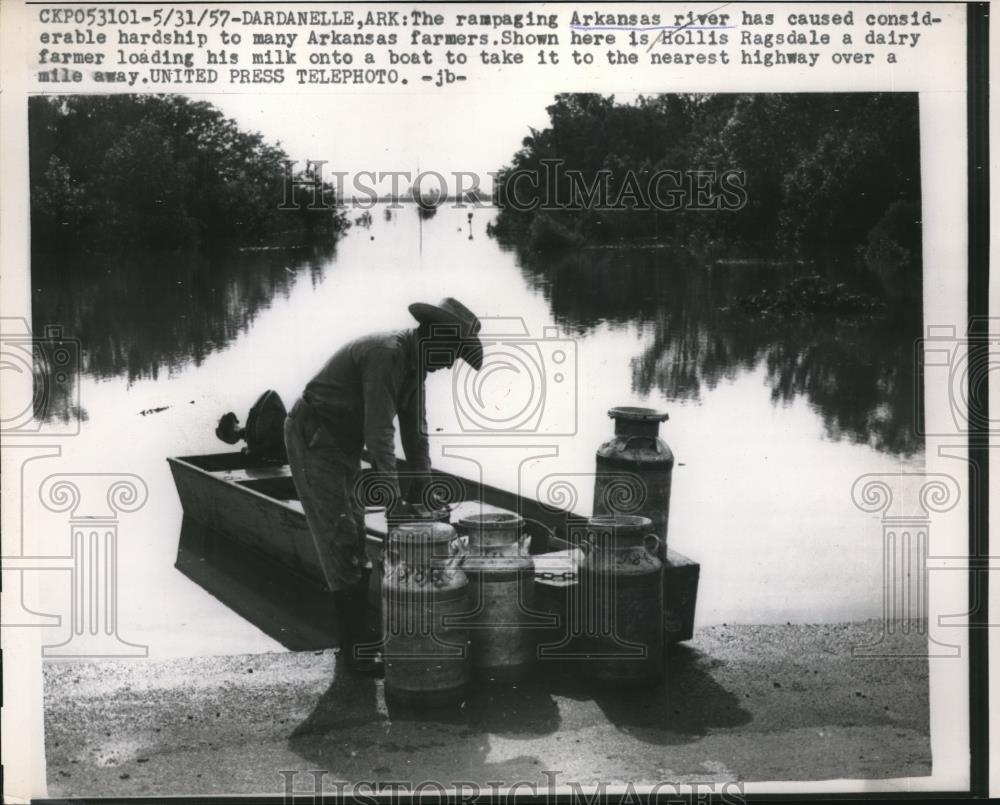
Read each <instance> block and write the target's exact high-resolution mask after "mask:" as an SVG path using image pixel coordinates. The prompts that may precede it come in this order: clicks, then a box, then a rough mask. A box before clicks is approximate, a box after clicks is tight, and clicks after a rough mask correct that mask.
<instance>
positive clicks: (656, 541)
mask: <svg viewBox="0 0 1000 805" xmlns="http://www.w3.org/2000/svg"><path fill="white" fill-rule="evenodd" d="M650 540H653V545H652V547H650V544H649V541H650ZM642 541H643V542H645V543H646V550H647V551H649V552H650V553H651V554H653V555H654V556H656V555H657V554H658V553H659V551H660V545H662V544H663V542H662V541H661V540H660V538H659V537H658V536H656V534H646V536H644V537H643V538H642Z"/></svg>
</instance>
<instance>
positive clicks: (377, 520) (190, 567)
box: [167, 452, 699, 650]
mask: <svg viewBox="0 0 1000 805" xmlns="http://www.w3.org/2000/svg"><path fill="white" fill-rule="evenodd" d="M167 462H168V463H169V465H170V470H171V473H172V474H173V478H174V484H175V485H176V487H177V493H178V495H179V496H180V501H181V506H182V508H183V511H184V517H183V521H182V525H181V534H180V543H179V546H178V551H177V562H176V567H177V569H178V570H180V571H181V572H182V573H184V574H185V575H186V576H187V577H188V578H190V579H192V580H193V581H194V582H196V583H197V584H199V585H200V586H201V587H203V588H204V589H206V590H207V591H208V592H210V593H211V594H212V595H214V596H215V597H216V598H218V599H219V600H221V601H222V602H223V603H225V604H226V605H227V606H229V607H230V608H231V609H233V610H234V611H236V612H237V613H239V614H240V615H242V616H243V617H245V618H246V619H247V620H249V621H250V622H251V623H253V624H254V625H256V626H257V627H258V628H259V629H261V630H262V631H264V632H265V633H266V634H268V635H270V636H271V637H272V638H274V639H275V640H277V641H278V642H280V643H281V644H282V645H284V646H285V647H287V648H289V649H293V650H302V649H319V648H329V647H332V646H335V645H336V644H337V635H336V629H335V627H334V619H333V618H332V617H331V615H330V613H331V611H332V608H333V599H332V595H331V593H330V592H329V590H328V589H327V587H326V583H325V581H324V574H323V570H322V565H321V562H322V559H321V556H320V554H319V552H318V551H317V549H316V545H315V543H314V542H313V539H312V536H311V534H310V533H309V528H308V527H307V525H306V519H305V514H304V512H303V510H302V504H301V503H300V501H299V500H298V495H297V493H296V490H295V483H294V481H293V480H292V476H291V471H290V470H289V468H288V466H287V465H274V464H265V463H260V462H255V461H254V460H253V459H250V458H248V457H247V456H246V455H245V454H244V453H242V452H229V453H212V454H207V455H200V456H184V457H178V458H168V459H167ZM400 467H401V469H405V462H402V461H401V462H400ZM370 472H371V470H370V468H368V467H367V466H366V467H364V469H363V473H370ZM432 472H433V481H434V483H435V484H439V485H440V486H441V487H442V488H445V489H447V490H448V492H449V497H450V498H451V499H452V501H453V507H452V514H451V519H452V522H457V521H458V519H460V518H461V517H462V516H463V515H464V514H465V513H471V512H477V511H510V512H515V513H517V514H520V515H521V516H522V517H524V518H525V520H526V529H527V532H528V535H529V536H530V538H531V542H530V546H531V547H530V551H531V553H532V554H533V555H534V556H535V559H536V575H535V584H536V585H539V590H538V592H539V593H540V595H539V596H538V598H539V600H541V601H550V602H558V601H559V600H560V591H562V590H564V588H566V587H567V586H569V585H572V584H574V583H575V579H574V573H575V570H574V568H575V566H574V562H573V557H574V554H575V553H576V551H577V546H575V545H573V544H572V543H571V542H570V541H569V534H570V532H571V531H572V530H573V529H571V528H570V526H571V525H572V524H574V523H579V522H580V520H581V516H580V515H579V514H575V513H573V512H569V511H565V510H561V509H555V508H552V507H550V506H546V505H543V504H542V503H540V502H539V501H537V500H533V499H531V498H528V497H524V496H521V495H517V494H515V493H513V492H508V491H505V490H502V489H498V488H496V487H492V486H488V485H485V484H481V483H479V482H476V481H471V480H469V479H467V478H463V477H461V476H459V475H454V474H452V473H446V472H442V471H440V470H433V471H432ZM365 524H366V527H367V532H368V533H367V551H368V555H369V557H370V558H371V559H372V560H373V561H374V562H375V563H376V564H377V565H381V560H382V544H383V540H384V538H385V534H386V521H385V510H384V509H370V510H369V511H368V512H367V514H366V523H365ZM664 568H665V570H664V592H665V595H664V615H665V619H664V622H665V628H666V633H667V638H668V639H669V640H671V641H674V642H677V641H682V640H688V639H690V637H691V635H692V631H693V628H694V609H695V598H696V596H697V590H698V573H699V565H698V564H697V563H696V562H693V561H692V560H690V559H688V558H687V557H684V556H681V555H680V554H678V553H676V552H675V551H670V550H668V551H667V554H666V557H665V562H664ZM372 577H373V589H372V590H371V601H372V603H373V605H377V602H378V601H379V600H380V596H379V588H378V586H376V585H379V584H380V579H379V574H377V573H374V574H372ZM563 597H564V596H563ZM553 606H554V608H555V609H558V606H557V605H553Z"/></svg>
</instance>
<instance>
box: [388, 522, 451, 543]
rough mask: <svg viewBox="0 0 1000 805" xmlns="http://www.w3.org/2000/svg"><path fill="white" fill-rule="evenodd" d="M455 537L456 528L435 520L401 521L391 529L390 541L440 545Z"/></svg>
mask: <svg viewBox="0 0 1000 805" xmlns="http://www.w3.org/2000/svg"><path fill="white" fill-rule="evenodd" d="M455 537H456V534H455V529H454V528H452V527H451V526H450V525H448V524H447V523H439V522H436V521H434V520H417V521H414V522H408V523H400V524H399V525H394V526H392V527H391V528H390V529H389V541H390V542H393V543H396V544H410V545H414V544H417V545H419V544H422V545H438V544H440V543H448V542H451V541H452V540H453V539H455Z"/></svg>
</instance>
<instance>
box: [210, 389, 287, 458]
mask: <svg viewBox="0 0 1000 805" xmlns="http://www.w3.org/2000/svg"><path fill="white" fill-rule="evenodd" d="M287 414H288V411H287V410H286V409H285V404H284V403H283V402H282V401H281V397H280V396H279V395H278V392H276V391H273V390H272V389H268V390H267V391H265V392H264V393H263V394H261V395H260V397H258V398H257V402H255V403H254V404H253V406H251V408H250V412H249V413H248V414H247V424H246V427H240V420H239V418H238V417H237V416H236V414H234V413H233V412H232V411H230V412H229V413H227V414H223V415H222V417H221V418H220V419H219V424H218V426H217V427H216V429H215V435H216V436H218V437H219V439H221V440H222V441H224V442H225V443H226V444H237V443H239V442H240V441H246V446H245V447H244V448H243V453H244V454H245V455H246V456H247V457H248V458H253V459H256V460H258V461H262V462H265V463H268V464H287V463H288V454H287V453H286V452H285V417H286V416H287Z"/></svg>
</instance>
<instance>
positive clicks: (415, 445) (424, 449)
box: [399, 382, 431, 472]
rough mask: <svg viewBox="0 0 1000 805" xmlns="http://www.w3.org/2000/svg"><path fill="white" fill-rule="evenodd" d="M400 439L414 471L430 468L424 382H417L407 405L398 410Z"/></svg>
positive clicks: (407, 460) (408, 462) (407, 459)
mask: <svg viewBox="0 0 1000 805" xmlns="http://www.w3.org/2000/svg"><path fill="white" fill-rule="evenodd" d="M399 430H400V434H399V435H400V440H401V441H402V442H403V453H404V454H405V455H406V462H407V464H408V465H409V466H410V469H412V470H413V471H414V472H424V471H426V470H429V469H430V468H431V452H430V445H429V444H428V441H427V409H426V405H425V397H424V384H423V383H422V382H418V384H417V390H416V391H415V392H414V393H413V396H412V397H411V398H410V401H409V402H408V404H407V406H406V407H405V408H404V409H402V410H401V411H400V412H399Z"/></svg>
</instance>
